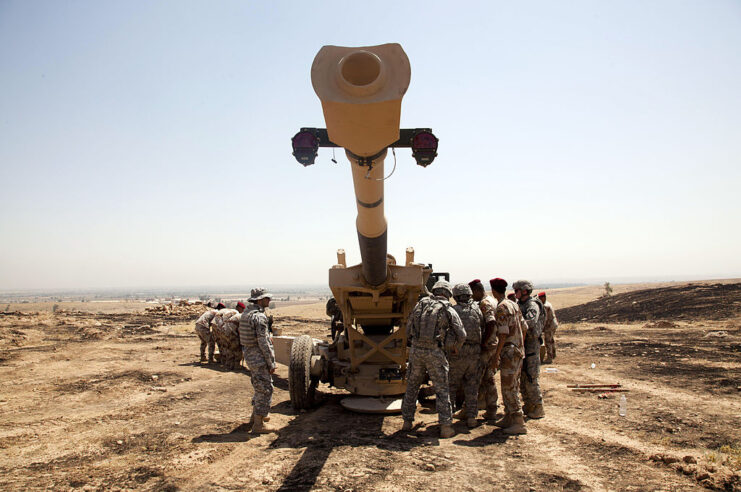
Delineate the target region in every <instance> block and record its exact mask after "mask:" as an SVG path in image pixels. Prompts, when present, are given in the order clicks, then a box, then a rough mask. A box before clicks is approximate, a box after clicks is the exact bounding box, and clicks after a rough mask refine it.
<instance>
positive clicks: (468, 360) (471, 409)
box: [448, 344, 481, 418]
mask: <svg viewBox="0 0 741 492" xmlns="http://www.w3.org/2000/svg"><path fill="white" fill-rule="evenodd" d="M480 355H481V347H480V346H479V345H470V344H464V345H463V347H461V349H460V351H459V352H458V355H450V356H449V357H448V362H449V363H450V372H449V374H448V379H449V380H450V398H451V403H453V401H452V400H454V399H456V395H457V394H458V391H459V390H461V389H462V390H463V396H464V401H465V408H466V418H476V415H478V399H479V382H480V381H481V360H480Z"/></svg>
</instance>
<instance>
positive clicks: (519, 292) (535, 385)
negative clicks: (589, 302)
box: [512, 280, 545, 419]
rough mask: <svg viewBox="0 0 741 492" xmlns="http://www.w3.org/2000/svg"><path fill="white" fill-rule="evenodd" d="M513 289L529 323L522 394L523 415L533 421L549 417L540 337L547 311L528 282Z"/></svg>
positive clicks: (518, 282)
mask: <svg viewBox="0 0 741 492" xmlns="http://www.w3.org/2000/svg"><path fill="white" fill-rule="evenodd" d="M512 287H513V288H514V289H515V296H517V301H518V304H519V306H520V310H521V311H522V315H523V316H524V318H525V322H526V323H527V333H526V335H525V361H524V362H523V364H522V375H521V377H520V392H521V393H522V400H523V403H524V406H523V407H522V410H523V412H525V414H526V415H527V416H528V417H529V418H531V419H540V418H543V417H545V411H544V410H543V393H542V392H541V391H540V343H541V341H540V338H541V336H542V334H543V325H544V324H545V308H544V307H543V304H542V303H541V302H540V300H539V299H535V298H533V297H532V296H531V294H532V292H533V284H532V283H531V282H529V281H527V280H518V281H517V282H515V283H514V284H513V285H512Z"/></svg>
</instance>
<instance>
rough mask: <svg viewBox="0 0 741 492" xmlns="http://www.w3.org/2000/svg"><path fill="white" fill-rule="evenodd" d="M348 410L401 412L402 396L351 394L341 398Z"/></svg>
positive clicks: (342, 403)
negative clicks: (379, 396) (376, 396)
mask: <svg viewBox="0 0 741 492" xmlns="http://www.w3.org/2000/svg"><path fill="white" fill-rule="evenodd" d="M340 405H342V406H343V407H344V408H345V409H346V410H350V411H351V412H358V413H385V414H392V413H401V398H375V397H371V396H350V397H347V398H343V399H342V400H340Z"/></svg>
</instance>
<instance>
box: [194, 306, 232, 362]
mask: <svg viewBox="0 0 741 492" xmlns="http://www.w3.org/2000/svg"><path fill="white" fill-rule="evenodd" d="M209 305H211V303H209ZM225 307H226V306H224V305H223V304H222V303H218V304H217V305H216V309H209V310H208V311H206V312H205V313H203V314H202V315H201V316H200V318H198V319H197V320H196V333H197V334H198V338H200V339H201V362H202V363H203V362H206V346H207V345H208V363H209V364H210V363H212V362H213V361H214V348H215V347H214V337H213V335H212V334H211V321H213V319H214V316H216V313H217V312H218V310H219V309H224V308H225Z"/></svg>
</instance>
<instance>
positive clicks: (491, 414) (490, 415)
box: [484, 407, 497, 420]
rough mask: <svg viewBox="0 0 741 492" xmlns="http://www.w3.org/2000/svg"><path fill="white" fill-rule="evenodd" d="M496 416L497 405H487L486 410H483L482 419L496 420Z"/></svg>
mask: <svg viewBox="0 0 741 492" xmlns="http://www.w3.org/2000/svg"><path fill="white" fill-rule="evenodd" d="M496 418H497V407H493V408H492V407H488V408H487V409H486V412H484V419H486V420H496Z"/></svg>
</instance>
